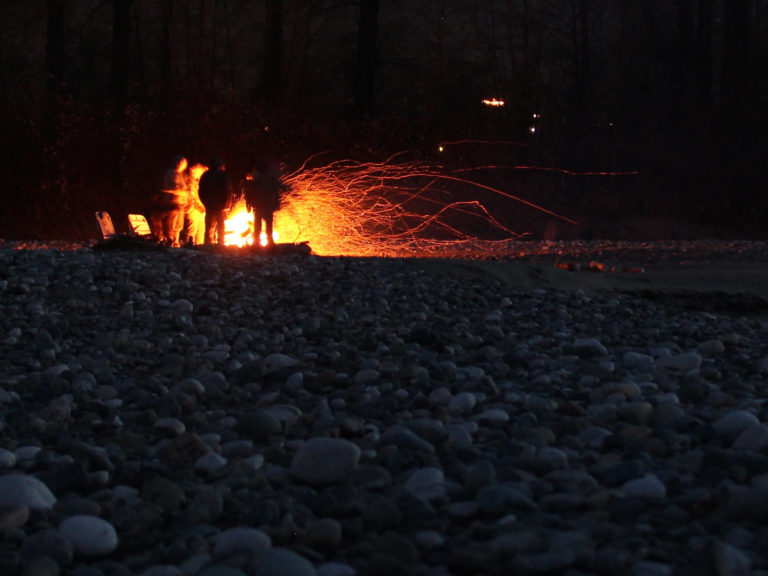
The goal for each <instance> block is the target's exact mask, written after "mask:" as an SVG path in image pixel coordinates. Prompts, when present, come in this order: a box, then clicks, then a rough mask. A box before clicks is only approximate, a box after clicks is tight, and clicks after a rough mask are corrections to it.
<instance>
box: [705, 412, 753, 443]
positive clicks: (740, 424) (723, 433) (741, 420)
mask: <svg viewBox="0 0 768 576" xmlns="http://www.w3.org/2000/svg"><path fill="white" fill-rule="evenodd" d="M758 424H760V420H758V418H757V416H755V415H754V414H753V413H752V412H749V411H747V410H734V411H733V412H729V413H727V414H725V415H723V416H721V417H720V418H718V419H717V420H715V422H714V424H713V425H712V427H713V429H714V430H715V433H716V434H717V435H718V436H719V437H720V438H722V439H723V440H725V441H726V442H732V441H734V440H735V439H736V438H737V437H738V435H739V434H741V433H742V432H743V431H744V430H746V429H747V428H751V427H752V426H755V425H758Z"/></svg>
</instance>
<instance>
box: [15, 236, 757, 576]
mask: <svg viewBox="0 0 768 576" xmlns="http://www.w3.org/2000/svg"><path fill="white" fill-rule="evenodd" d="M730 246H732V247H733V246H734V244H730ZM18 248H20V246H19V245H18V244H16V245H4V246H2V247H0V296H1V298H0V303H1V304H0V338H2V341H3V349H2V350H3V352H2V353H1V354H0V573H2V574H8V575H9V576H11V575H15V574H25V575H37V576H43V575H56V574H71V575H75V576H101V575H103V576H123V575H126V576H128V575H134V574H135V575H144V576H174V575H185V576H187V575H189V576H198V575H199V576H242V575H261V574H270V575H285V576H288V575H292V576H302V575H313V574H316V575H320V576H347V575H353V574H358V575H384V574H393V575H394V574H397V575H400V574H413V575H424V576H427V575H429V576H432V575H434V576H438V575H440V576H442V575H448V574H488V575H492V574H569V575H571V576H576V575H579V574H606V575H613V574H616V575H626V574H632V575H638V576H640V575H660V576H664V575H668V574H669V575H671V574H691V575H693V574H696V575H700V574H718V575H720V574H722V575H726V574H727V575H737V574H768V555H766V552H765V550H767V549H768V528H766V526H765V521H764V519H765V517H766V515H767V514H768V424H766V422H767V421H768V408H767V407H766V404H765V398H766V396H767V395H766V392H767V390H768V347H767V345H766V343H768V326H767V325H766V323H765V322H763V321H760V320H759V319H756V318H751V317H748V316H747V315H742V314H738V315H737V314H730V313H722V312H720V311H711V310H708V309H706V306H702V307H700V309H696V307H691V306H687V307H679V306H668V305H662V304H660V303H659V302H654V301H651V300H649V299H647V298H640V297H631V296H626V295H623V294H619V293H615V292H610V291H604V292H600V291H593V290H583V289H571V290H561V289H558V287H557V286H551V285H546V286H543V287H541V286H535V285H527V284H526V285H524V286H515V285H513V284H511V283H510V282H507V281H504V278H502V277H501V276H498V275H493V274H478V273H476V271H474V272H473V273H471V274H465V273H456V271H457V270H461V269H462V267H461V266H458V267H453V268H448V269H445V268H441V267H440V266H436V265H435V264H434V263H428V264H424V265H423V264H422V263H419V261H415V260H396V259H392V260H388V259H353V258H318V257H315V256H307V255H299V256H282V257H265V256H256V255H253V254H249V253H245V252H235V253H233V254H221V253H212V252H207V251H195V250H160V251H152V252H134V251H115V252H100V251H96V250H91V249H89V248H88V247H85V246H82V247H79V248H78V247H77V246H68V247H67V249H60V248H61V247H60V246H59V247H55V246H54V247H49V249H37V250H34V249H18ZM26 248H30V246H26ZM734 249H735V250H737V251H738V253H739V254H740V255H741V257H744V258H745V259H746V260H750V261H752V262H757V263H759V262H761V259H762V258H763V255H764V253H765V247H764V245H762V244H760V245H754V246H752V248H751V251H750V250H745V249H744V246H742V245H738V246H737V247H736V248H734ZM713 250H714V249H713ZM593 252H594V251H593ZM561 253H562V250H561ZM686 253H688V254H689V255H690V254H692V252H686ZM575 254H578V255H579V257H581V256H582V255H583V256H584V257H588V256H589V253H588V251H583V252H578V253H577V252H572V253H571V257H573V256H574V255H575ZM665 254H669V253H668V252H665ZM745 254H746V257H745ZM541 257H542V255H541V253H539V254H538V255H536V257H535V258H536V259H540V258H541ZM623 257H624V258H625V259H628V258H627V257H626V256H623ZM676 257H678V258H679V255H678V256H676ZM694 258H695V257H694ZM634 260H637V258H635V259H634ZM762 261H763V262H764V260H762Z"/></svg>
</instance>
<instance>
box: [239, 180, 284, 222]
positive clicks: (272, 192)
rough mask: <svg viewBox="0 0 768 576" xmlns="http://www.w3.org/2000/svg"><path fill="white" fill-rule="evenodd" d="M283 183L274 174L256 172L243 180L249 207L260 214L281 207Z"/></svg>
mask: <svg viewBox="0 0 768 576" xmlns="http://www.w3.org/2000/svg"><path fill="white" fill-rule="evenodd" d="M281 189H282V183H281V182H280V178H279V177H278V176H276V175H274V174H261V173H258V172H257V173H256V174H253V175H252V179H250V180H245V181H244V182H243V195H244V196H245V202H246V204H247V205H248V207H249V208H253V209H255V210H256V211H257V212H259V213H260V214H264V213H271V212H275V211H276V210H277V209H278V208H280V190H281Z"/></svg>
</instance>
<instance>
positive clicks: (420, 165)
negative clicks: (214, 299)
mask: <svg viewBox="0 0 768 576" xmlns="http://www.w3.org/2000/svg"><path fill="white" fill-rule="evenodd" d="M284 181H285V184H286V185H287V187H288V192H287V193H286V194H285V196H284V197H283V199H282V202H281V206H280V209H279V210H278V211H277V212H276V213H275V220H274V229H275V233H274V236H275V238H274V240H275V241H276V242H277V241H278V240H279V241H280V242H283V243H307V244H309V246H310V247H311V249H312V252H313V253H315V254H318V255H321V256H385V257H402V256H429V255H432V254H434V253H437V252H440V253H445V252H446V251H447V250H451V249H460V248H461V246H462V245H465V244H468V243H473V244H477V243H478V242H483V239H480V238H478V237H476V236H475V235H473V234H472V233H471V232H468V231H467V229H464V228H462V227H459V225H457V224H456V223H455V222H457V221H460V222H465V223H470V222H472V221H478V220H479V221H481V222H483V223H484V224H486V225H487V226H489V227H490V228H492V229H493V230H495V232H496V236H501V237H504V238H505V239H519V238H520V237H522V236H524V235H525V233H524V232H522V233H521V232H517V231H514V230H511V229H509V228H508V227H507V226H506V225H504V224H502V223H501V222H500V221H499V220H498V219H497V218H495V217H494V216H493V214H491V213H490V211H489V210H488V209H487V208H486V207H485V206H484V205H483V204H482V203H481V202H480V201H478V200H473V199H466V200H453V199H451V198H453V197H455V196H456V194H455V193H454V192H453V191H455V190H456V189H460V190H463V192H462V194H461V195H462V196H463V197H471V196H472V193H471V191H472V190H473V189H474V190H475V191H483V192H484V193H486V194H487V193H491V194H498V195H500V196H502V197H505V198H508V199H510V200H513V201H516V202H520V203H523V204H525V205H527V206H529V207H531V208H533V209H535V210H539V211H542V212H545V213H546V214H548V215H550V216H553V217H555V218H558V219H562V220H565V221H567V222H570V223H575V222H573V221H572V220H570V219H568V218H566V217H564V216H561V215H559V214H556V213H555V212H552V211H550V210H547V209H545V208H543V207H541V206H538V205H536V204H533V203H531V202H528V201H527V200H524V199H522V198H520V197H517V196H514V195H512V194H509V193H508V192H505V191H502V190H498V189H495V188H492V187H489V186H486V185H483V184H481V183H479V182H475V181H472V180H470V179H467V178H465V177H462V176H460V175H457V174H451V173H449V172H447V171H446V170H444V169H443V168H442V167H440V166H435V165H432V164H429V163H425V162H417V161H399V159H398V157H397V156H395V157H392V158H389V159H387V160H386V161H384V162H368V163H363V162H354V161H351V160H342V161H338V162H332V163H329V164H326V165H323V166H320V167H310V166H309V165H308V162H307V163H305V164H304V165H303V166H302V167H301V168H299V169H298V170H296V171H295V172H293V173H291V174H288V175H286V176H285V178H284ZM457 216H458V217H460V218H457ZM252 231H253V214H252V213H250V212H249V211H248V209H247V207H246V205H245V201H244V200H243V199H239V200H237V201H236V202H235V204H234V206H233V207H232V208H231V210H230V212H229V216H228V218H227V221H226V227H225V243H226V244H227V245H230V246H247V245H250V244H251V243H252V242H253V232H252ZM486 242H493V241H486ZM261 244H262V245H265V244H266V237H265V236H264V234H262V238H261Z"/></svg>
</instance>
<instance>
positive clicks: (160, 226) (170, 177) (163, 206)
mask: <svg viewBox="0 0 768 576" xmlns="http://www.w3.org/2000/svg"><path fill="white" fill-rule="evenodd" d="M186 170H187V159H186V158H185V157H184V156H175V157H174V158H173V161H172V164H171V166H170V168H168V169H167V170H166V171H165V173H164V174H163V187H162V189H161V190H160V191H159V192H158V193H157V194H155V196H154V197H153V198H152V209H151V214H150V220H151V222H152V232H153V233H154V234H155V236H156V237H157V238H158V240H160V242H165V243H167V244H170V245H171V246H178V245H179V236H180V235H181V229H182V228H183V227H184V211H185V208H186V205H187V202H188V200H189V181H188V180H187V172H186Z"/></svg>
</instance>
